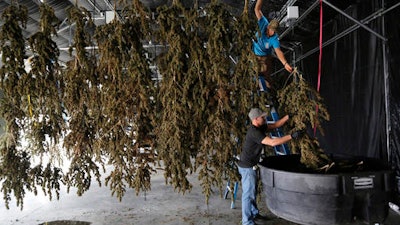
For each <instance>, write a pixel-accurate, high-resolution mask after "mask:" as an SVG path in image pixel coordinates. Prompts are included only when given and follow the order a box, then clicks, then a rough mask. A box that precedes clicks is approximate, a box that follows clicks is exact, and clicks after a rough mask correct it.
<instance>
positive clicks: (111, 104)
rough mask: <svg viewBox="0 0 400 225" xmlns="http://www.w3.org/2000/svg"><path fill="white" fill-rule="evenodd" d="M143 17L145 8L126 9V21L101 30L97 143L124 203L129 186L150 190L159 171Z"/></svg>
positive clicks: (97, 36) (114, 190) (109, 182)
mask: <svg viewBox="0 0 400 225" xmlns="http://www.w3.org/2000/svg"><path fill="white" fill-rule="evenodd" d="M136 6H137V7H142V6H141V5H136ZM140 12H144V10H143V7H142V8H134V7H132V8H126V9H125V10H123V13H124V21H121V20H119V19H117V18H115V19H114V20H113V21H111V22H110V23H108V24H105V25H102V26H100V27H97V29H96V33H95V36H94V37H95V39H96V41H97V44H98V47H99V64H98V70H97V71H98V72H97V75H98V77H99V79H100V84H101V88H100V89H101V92H100V99H99V102H100V104H101V109H102V110H101V113H102V115H101V116H102V119H101V123H99V124H98V127H97V132H98V137H97V139H96V141H95V142H96V143H97V144H96V147H98V148H100V149H102V154H103V155H105V156H106V157H107V159H108V163H109V164H111V165H113V169H112V171H111V173H110V175H109V176H108V177H106V185H110V189H111V190H112V193H113V194H114V193H116V195H117V196H118V198H119V199H121V198H122V196H123V194H124V193H125V191H126V185H127V186H128V187H129V188H134V189H135V190H136V193H137V194H138V193H139V191H147V190H150V176H151V174H152V173H153V171H154V169H153V168H152V166H150V163H152V162H154V157H155V156H154V150H153V148H152V146H153V140H152V137H151V132H152V129H153V128H152V120H151V114H152V112H153V111H154V108H153V103H152V102H151V97H152V96H154V94H155V92H154V88H153V85H152V80H151V74H150V70H149V66H148V65H149V64H148V62H147V60H146V56H145V51H144V49H143V44H142V42H141V40H143V38H144V33H143V32H144V31H145V30H146V27H143V25H146V24H148V23H144V24H143V23H142V20H141V19H142V18H146V17H148V16H147V15H146V14H143V15H140V14H139V13H140ZM117 15H118V14H117ZM147 30H148V28H147Z"/></svg>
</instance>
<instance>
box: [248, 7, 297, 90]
mask: <svg viewBox="0 0 400 225" xmlns="http://www.w3.org/2000/svg"><path fill="white" fill-rule="evenodd" d="M262 3H263V1H262V0H257V2H256V5H255V7H254V13H255V15H256V17H257V21H258V28H259V31H258V32H257V33H256V39H255V40H253V52H254V54H255V55H256V57H257V63H258V73H259V74H258V75H259V76H260V78H263V79H264V80H265V83H266V86H267V88H271V87H272V86H271V76H270V74H271V67H272V50H274V51H275V54H276V56H277V58H278V59H279V61H280V62H281V63H282V65H283V66H284V67H285V69H286V70H287V71H288V72H292V71H293V68H292V67H291V66H290V64H289V63H288V62H287V60H286V58H285V55H284V54H283V52H282V50H281V48H280V42H279V38H278V35H277V33H276V30H277V29H278V27H279V22H278V21H277V20H275V19H273V20H271V22H269V21H268V19H267V18H266V17H265V16H264V15H263V13H262V11H261V8H262Z"/></svg>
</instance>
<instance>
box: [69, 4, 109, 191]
mask: <svg viewBox="0 0 400 225" xmlns="http://www.w3.org/2000/svg"><path fill="white" fill-rule="evenodd" d="M67 15H68V21H69V22H70V26H72V27H74V28H75V32H74V36H73V44H72V45H71V46H70V52H71V54H72V53H74V55H73V59H72V60H71V61H70V62H69V63H68V65H67V68H66V70H65V71H64V73H63V77H64V83H65V87H64V90H63V93H64V101H63V103H64V106H65V109H66V112H67V115H68V130H69V132H68V133H67V135H66V137H65V139H64V147H65V149H66V151H67V155H68V157H69V158H70V159H71V164H70V168H69V171H68V173H67V174H66V175H65V181H66V184H67V186H68V190H69V188H70V187H71V186H72V187H77V194H78V195H82V194H83V193H84V192H85V191H87V190H88V189H89V187H90V184H91V179H92V173H93V174H94V175H95V177H96V178H97V181H98V183H99V184H100V172H99V165H102V160H103V159H102V158H101V156H102V152H101V149H100V148H98V147H97V146H96V145H95V141H96V139H97V138H98V132H97V131H98V127H99V123H100V121H101V120H102V118H103V115H102V107H101V105H100V104H99V99H100V95H99V92H100V90H99V78H98V75H97V74H96V58H95V55H94V52H90V51H89V50H87V49H86V48H90V47H92V46H93V43H92V37H91V35H90V33H89V29H90V28H91V29H93V21H92V19H91V14H90V12H88V11H87V10H86V9H84V8H78V7H71V8H69V9H68V10H67ZM96 162H99V163H96Z"/></svg>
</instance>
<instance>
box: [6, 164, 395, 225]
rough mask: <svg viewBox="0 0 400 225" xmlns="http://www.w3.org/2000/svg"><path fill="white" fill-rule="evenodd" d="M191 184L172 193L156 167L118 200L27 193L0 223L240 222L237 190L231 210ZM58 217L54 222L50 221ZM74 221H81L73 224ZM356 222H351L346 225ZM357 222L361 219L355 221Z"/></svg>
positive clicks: (279, 222)
mask: <svg viewBox="0 0 400 225" xmlns="http://www.w3.org/2000/svg"><path fill="white" fill-rule="evenodd" d="M189 179H190V181H191V182H193V184H194V187H193V189H192V191H191V192H190V193H186V194H184V195H182V194H181V193H176V192H174V190H173V187H171V186H168V185H165V182H164V177H163V175H162V171H159V172H158V173H157V174H156V175H154V176H153V179H152V190H151V191H149V192H147V193H141V194H140V195H139V196H136V195H135V193H134V191H133V190H128V191H127V193H126V195H125V197H124V198H123V199H122V201H121V202H119V201H118V199H117V198H115V197H112V196H111V192H110V191H109V189H108V188H107V187H98V185H97V183H93V186H92V187H91V189H90V190H89V191H88V192H87V193H85V194H84V195H83V196H81V197H78V196H76V194H75V193H74V191H73V190H72V191H71V193H69V194H67V193H66V192H65V190H62V193H61V196H60V200H58V201H57V200H53V201H49V199H48V197H45V196H43V195H41V194H40V195H38V196H34V195H33V194H30V193H29V194H27V196H26V198H25V200H24V208H23V210H22V211H21V210H20V208H18V207H16V205H15V202H13V203H12V204H10V209H9V210H7V209H6V208H5V206H4V204H1V206H0V218H1V220H0V224H1V225H39V224H40V225H41V224H46V225H89V224H90V225H110V224H113V225H161V224H163V225H180V224H182V225H183V224H184V225H203V224H207V225H236V224H237V225H239V224H241V222H240V221H241V205H240V204H241V202H240V195H241V191H240V190H239V191H238V196H237V198H238V199H237V200H236V201H235V208H234V209H231V200H230V199H223V198H222V197H220V193H219V192H218V190H216V191H215V193H214V194H213V196H212V197H211V198H210V201H209V204H208V205H207V204H205V199H204V196H203V194H202V193H201V188H200V187H199V186H198V185H197V184H198V181H197V176H196V174H194V175H191V176H190V177H189ZM260 209H261V210H262V212H264V214H266V215H267V216H268V217H269V220H266V221H265V222H263V223H262V224H265V225H295V223H291V222H288V221H285V220H283V219H280V218H277V217H276V216H274V215H272V214H271V213H270V212H269V211H268V210H267V208H266V206H265V204H261V206H260ZM55 221H58V222H55ZM73 221H75V222H73ZM77 221H81V222H87V223H78V222H77ZM353 224H357V223H352V224H351V225H353ZM360 224H363V223H360ZM399 224H400V214H398V213H397V212H395V211H393V210H390V214H389V217H388V218H387V220H386V222H385V225H399Z"/></svg>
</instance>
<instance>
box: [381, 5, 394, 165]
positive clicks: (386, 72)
mask: <svg viewBox="0 0 400 225" xmlns="http://www.w3.org/2000/svg"><path fill="white" fill-rule="evenodd" d="M382 7H385V0H382ZM381 24H382V34H383V35H385V34H386V29H385V17H384V16H382V20H381ZM387 54H388V48H387V42H385V41H383V42H382V57H383V74H384V81H383V82H384V88H385V89H384V91H385V120H386V124H385V125H386V151H387V157H388V161H389V160H390V155H391V152H390V133H391V129H392V128H391V121H390V99H389V92H390V88H389V62H388V59H387Z"/></svg>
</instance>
